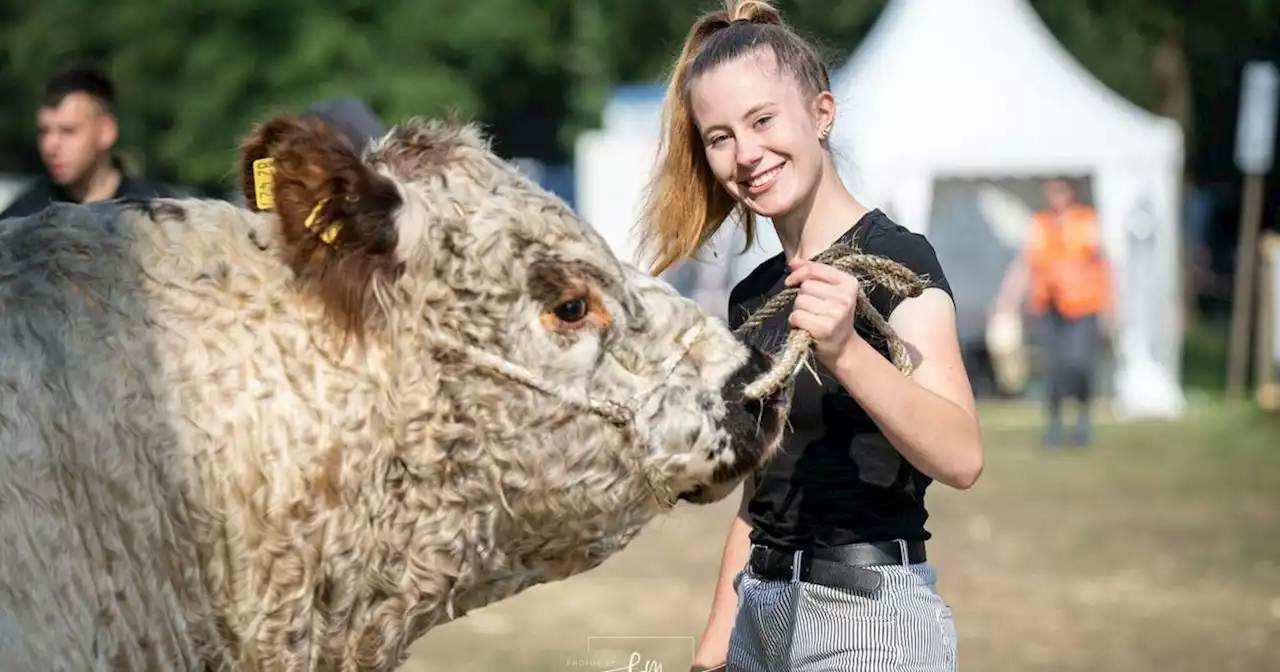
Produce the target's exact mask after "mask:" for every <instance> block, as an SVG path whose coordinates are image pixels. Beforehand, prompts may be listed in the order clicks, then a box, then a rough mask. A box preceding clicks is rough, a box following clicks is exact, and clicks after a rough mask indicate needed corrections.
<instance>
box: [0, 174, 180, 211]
mask: <svg viewBox="0 0 1280 672" xmlns="http://www.w3.org/2000/svg"><path fill="white" fill-rule="evenodd" d="M117 168H119V166H117ZM126 196H132V197H136V198H152V197H156V196H160V197H166V198H178V197H182V196H185V194H183V193H181V192H179V191H178V190H176V189H173V188H171V187H167V186H165V185H161V184H154V183H151V182H148V181H146V180H139V179H137V178H133V177H130V176H129V175H128V174H127V173H125V172H124V171H123V170H121V171H120V186H118V187H116V192H115V193H114V194H112V195H111V197H112V198H123V197H126ZM54 202H63V203H72V202H75V199H73V198H71V196H70V195H69V194H68V193H67V192H66V191H65V190H64V189H63V188H62V187H60V186H58V184H56V183H55V182H54V181H53V180H51V179H49V176H48V175H41V176H40V177H38V178H36V179H35V181H33V182H32V183H31V184H29V185H27V187H26V188H25V189H23V191H22V193H21V194H19V196H18V197H17V198H16V199H14V200H13V202H12V203H10V204H9V206H8V207H7V208H5V209H4V212H0V219H9V218H10V217H25V216H27V215H34V214H35V213H37V212H40V211H41V210H44V209H45V208H46V207H47V206H48V205H49V204H50V203H54Z"/></svg>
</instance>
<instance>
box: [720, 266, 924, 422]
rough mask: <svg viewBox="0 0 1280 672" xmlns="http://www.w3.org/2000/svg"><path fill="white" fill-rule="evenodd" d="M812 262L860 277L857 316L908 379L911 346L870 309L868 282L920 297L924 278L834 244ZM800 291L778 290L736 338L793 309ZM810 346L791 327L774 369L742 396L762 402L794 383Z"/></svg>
mask: <svg viewBox="0 0 1280 672" xmlns="http://www.w3.org/2000/svg"><path fill="white" fill-rule="evenodd" d="M813 260H814V261H816V262H819V263H823V264H828V265H830V266H832V267H834V268H838V269H840V270H842V271H844V272H846V273H849V274H852V275H853V276H855V277H857V278H858V282H859V284H860V286H859V288H858V302H857V304H856V312H857V315H860V316H862V317H864V318H866V319H867V321H868V322H870V323H871V327H872V328H873V329H875V331H877V332H879V333H880V335H882V336H883V337H884V339H885V341H886V343H887V344H888V346H889V354H890V356H891V358H892V361H893V364H894V366H896V367H897V368H898V370H899V371H901V372H902V373H903V374H904V375H907V376H910V375H911V373H912V371H913V368H914V367H913V365H912V364H911V355H910V353H909V352H908V351H907V345H906V343H904V342H903V341H902V339H901V338H899V337H898V334H897V333H896V332H894V330H893V327H890V326H889V321H888V320H886V319H885V317H884V316H883V315H881V314H880V311H878V310H876V308H875V306H873V305H871V302H870V301H869V300H868V298H867V286H866V283H867V282H868V281H869V282H871V283H873V284H875V285H879V286H881V287H884V288H885V289H887V290H889V291H890V292H892V293H893V294H895V295H897V296H905V297H916V296H919V295H920V293H921V292H923V291H924V289H925V287H926V282H925V280H924V278H921V277H920V276H918V275H916V274H915V273H912V272H911V271H910V270H909V269H908V268H907V267H906V266H903V265H902V264H900V263H898V262H896V261H893V260H892V259H886V258H885V257H878V256H875V255H870V254H862V253H860V252H858V251H857V250H856V249H855V248H853V247H851V246H849V245H833V246H831V247H830V248H828V249H826V250H824V251H823V252H822V253H821V254H819V255H817V256H816V257H814V259H813ZM799 293H800V290H799V288H796V287H787V288H786V289H784V290H782V291H781V292H778V293H777V295H775V296H774V297H773V298H772V299H769V301H768V302H767V303H765V304H764V305H763V306H761V307H760V308H759V309H758V310H756V311H755V312H754V313H752V314H751V316H750V317H748V318H747V319H746V321H745V322H743V323H742V324H741V325H740V326H739V327H738V328H737V329H735V330H734V335H736V336H738V337H739V338H741V337H743V336H745V335H747V334H749V333H751V332H752V331H755V330H756V329H759V328H760V326H761V325H763V324H764V323H765V321H766V320H768V319H769V318H770V317H772V316H774V315H776V314H777V313H779V312H780V311H782V309H783V308H785V307H787V306H788V305H790V304H791V303H792V302H793V301H794V300H795V297H796V295H797V294H799ZM812 348H813V337H812V336H810V335H809V333H808V332H806V331H804V330H803V329H792V330H791V331H790V333H788V334H787V342H786V345H785V346H784V347H783V350H782V353H781V354H779V355H778V358H777V359H776V360H775V361H774V364H773V367H772V368H770V369H769V370H768V371H767V372H765V373H764V374H762V375H761V376H760V377H759V378H757V379H755V380H754V381H752V382H751V384H750V385H748V386H747V387H746V389H745V390H743V395H744V396H746V397H747V398H749V399H763V398H764V397H768V396H770V395H772V394H774V393H776V392H777V391H778V390H780V389H782V387H783V386H784V385H786V384H788V383H789V382H790V381H791V379H792V378H793V377H794V376H795V374H796V373H797V372H798V371H799V370H800V367H801V366H802V365H808V364H809V362H808V358H809V355H810V354H811V351H812Z"/></svg>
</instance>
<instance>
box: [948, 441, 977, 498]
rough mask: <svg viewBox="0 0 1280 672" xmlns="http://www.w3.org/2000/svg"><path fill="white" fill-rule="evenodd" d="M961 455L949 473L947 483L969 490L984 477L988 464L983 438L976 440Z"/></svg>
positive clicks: (959, 488)
mask: <svg viewBox="0 0 1280 672" xmlns="http://www.w3.org/2000/svg"><path fill="white" fill-rule="evenodd" d="M961 455H962V456H961V457H959V458H958V459H957V460H956V462H955V464H954V465H953V466H952V468H951V473H950V474H948V475H947V481H946V485H948V486H950V487H952V488H955V489H956V490H968V489H969V488H972V487H973V486H974V485H975V484H976V483H977V482H978V479H979V478H981V477H982V470H983V468H984V467H985V466H986V465H985V460H984V458H983V450H982V439H981V438H979V439H977V440H975V441H974V442H973V443H972V444H971V445H970V447H968V448H967V449H966V450H965V451H964V452H963V453H962V454H961Z"/></svg>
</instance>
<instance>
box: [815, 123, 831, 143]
mask: <svg viewBox="0 0 1280 672" xmlns="http://www.w3.org/2000/svg"><path fill="white" fill-rule="evenodd" d="M828 135H831V127H830V126H828V127H826V128H824V129H822V130H821V131H819V132H818V137H820V138H822V139H823V140H826V139H827V136H828Z"/></svg>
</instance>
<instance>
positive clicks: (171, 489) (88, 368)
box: [0, 204, 216, 672]
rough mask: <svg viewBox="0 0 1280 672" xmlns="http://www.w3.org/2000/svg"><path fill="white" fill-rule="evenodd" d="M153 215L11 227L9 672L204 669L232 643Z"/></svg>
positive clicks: (1, 447)
mask: <svg viewBox="0 0 1280 672" xmlns="http://www.w3.org/2000/svg"><path fill="white" fill-rule="evenodd" d="M144 219H145V220H147V221H149V218H148V216H147V215H146V214H145V213H140V212H136V211H132V210H130V209H128V208H121V207H119V206H118V205H115V204H101V205H95V206H87V207H86V206H70V205H55V206H52V207H50V208H49V209H47V210H46V211H45V212H43V213H41V214H39V215H35V216H32V217H28V218H24V219H18V220H10V221H6V222H3V223H0V652H3V654H2V655H3V658H4V661H5V663H4V669H5V670H12V671H14V672H21V671H23V670H27V669H31V670H35V669H40V670H54V669H75V670H89V669H93V670H105V669H195V668H197V667H201V665H200V664H199V663H197V662H196V661H195V660H193V659H192V657H193V656H203V655H206V654H210V653H211V648H216V644H215V643H214V642H215V641H216V637H215V636H214V632H213V627H212V620H211V619H209V618H207V617H206V616H205V614H207V613H208V611H207V606H206V604H205V600H204V599H203V598H202V597H201V592H202V591H201V590H200V589H199V586H200V585H201V584H202V583H203V581H202V578H201V577H200V576H199V570H198V567H199V563H198V562H197V561H196V556H195V553H194V550H193V549H194V546H193V544H192V542H191V539H190V530H191V524H192V522H193V521H188V520H185V517H186V516H187V513H186V511H185V509H184V506H183V505H182V503H181V498H180V493H181V492H182V488H183V487H185V484H183V483H181V482H180V480H181V479H182V478H183V477H182V476H181V474H184V473H187V469H185V468H184V465H180V464H178V463H177V459H178V458H177V454H178V452H177V451H175V446H176V443H177V442H176V438H175V436H176V434H175V431H174V429H173V428H171V427H170V426H169V421H168V418H169V417H171V416H170V413H169V409H168V406H167V405H168V402H167V400H166V396H165V390H164V389H162V387H163V385H162V384H161V382H160V381H161V380H162V378H161V376H160V375H159V366H158V362H157V358H156V356H155V354H154V350H153V347H152V343H151V341H150V338H149V334H148V329H147V326H146V325H147V324H148V306H147V305H146V303H145V301H144V299H143V297H142V295H141V293H140V288H139V272H140V267H139V264H138V263H137V261H136V260H135V259H134V258H133V255H134V254H135V252H134V250H136V249H137V246H136V245H133V244H131V241H132V239H133V230H132V228H131V227H133V226H135V225H136V223H137V221H141V220H144ZM158 661H167V662H163V663H162V662H158Z"/></svg>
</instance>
